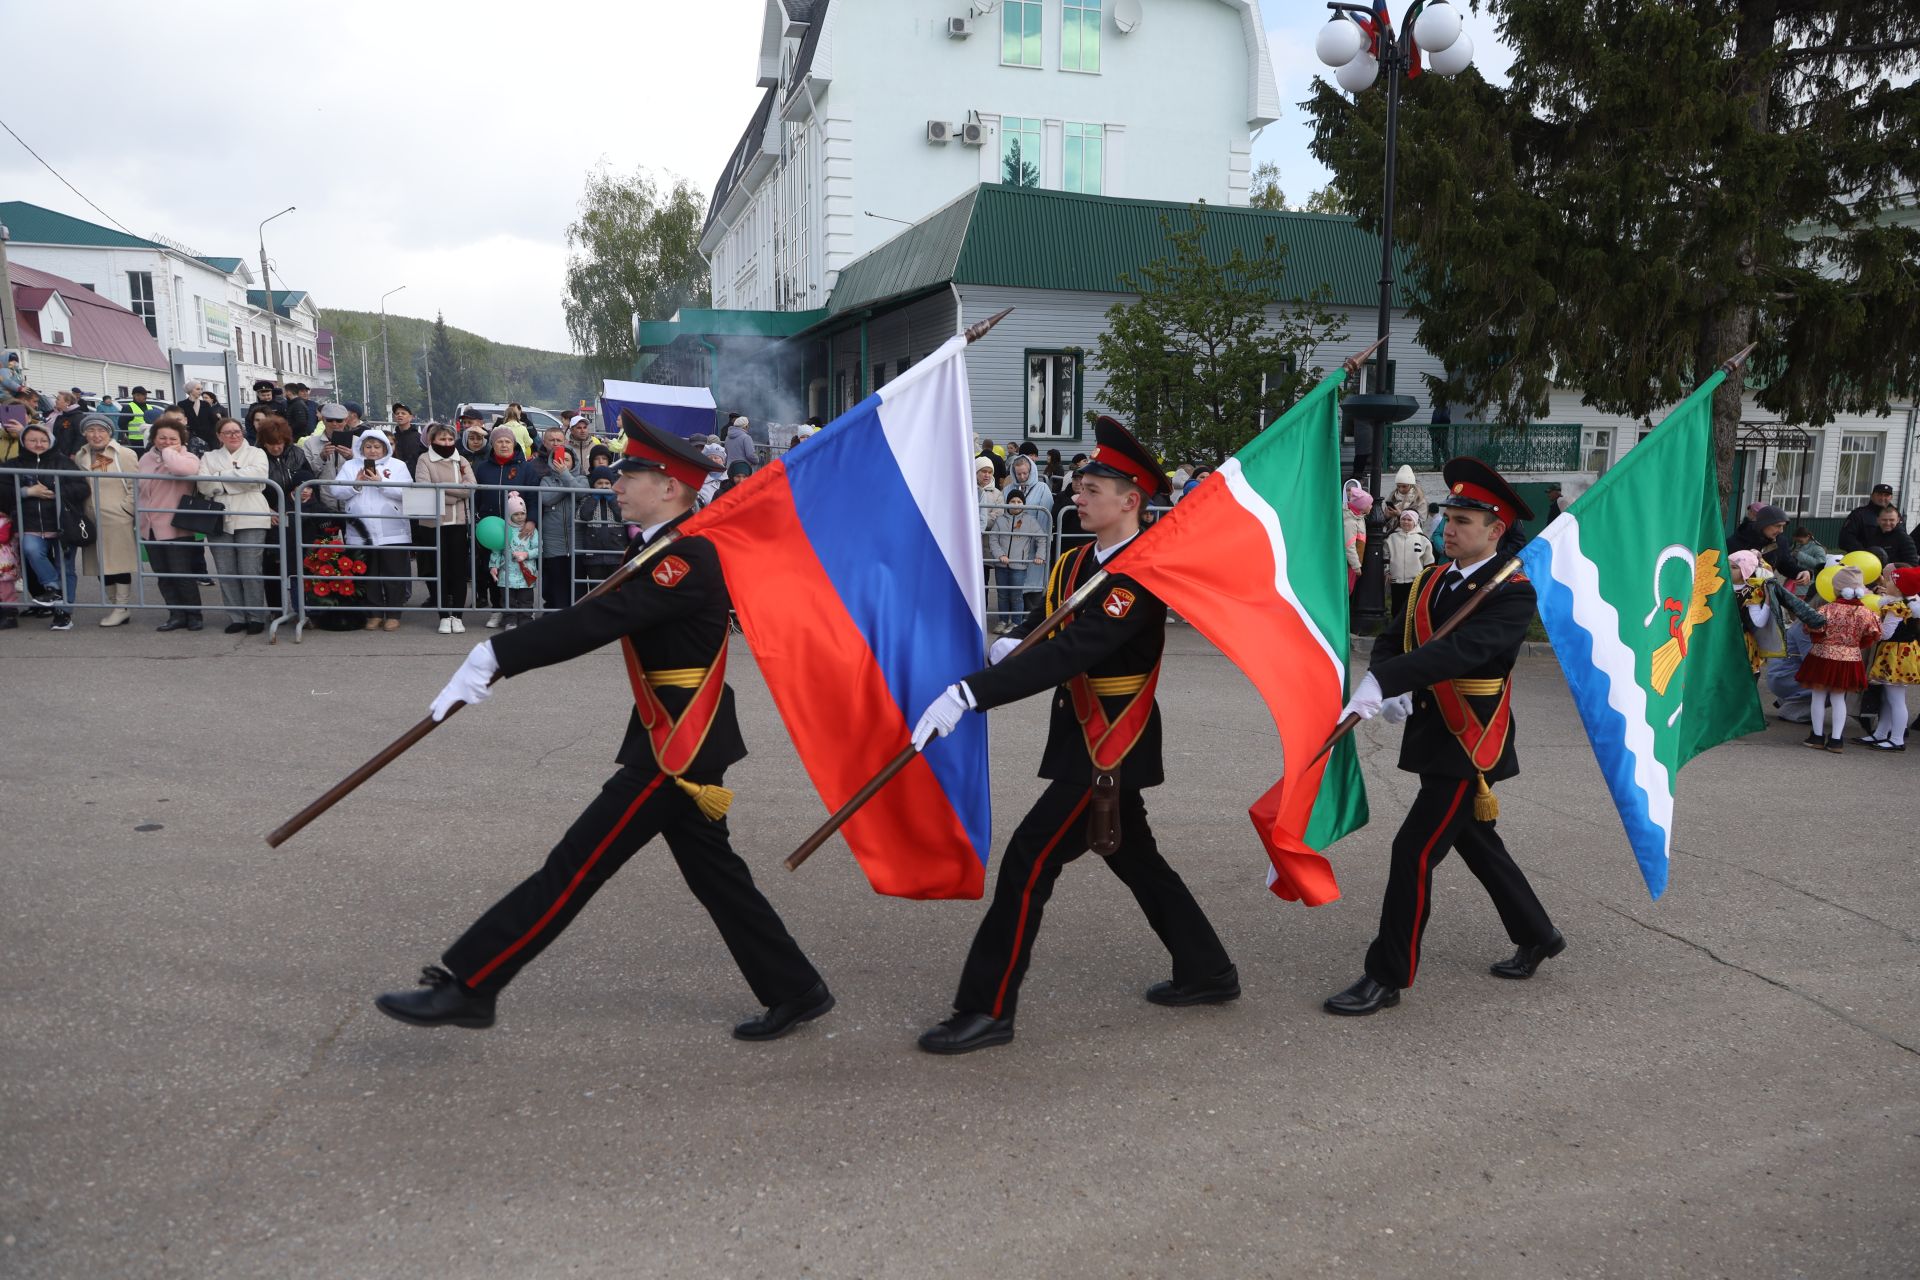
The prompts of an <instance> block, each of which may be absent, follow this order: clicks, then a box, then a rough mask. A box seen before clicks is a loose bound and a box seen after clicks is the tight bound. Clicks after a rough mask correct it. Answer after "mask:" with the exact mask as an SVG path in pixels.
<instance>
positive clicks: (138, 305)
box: [127, 271, 160, 338]
mask: <svg viewBox="0 0 1920 1280" xmlns="http://www.w3.org/2000/svg"><path fill="white" fill-rule="evenodd" d="M127 297H128V302H127V310H129V311H131V312H133V314H135V315H137V316H139V317H140V319H141V320H142V321H143V322H144V323H145V324H146V326H147V332H148V333H150V334H152V335H153V336H154V337H156V338H157V337H159V336H160V321H159V319H158V315H159V313H158V311H157V310H156V309H155V307H154V305H153V272H151V271H129V272H127Z"/></svg>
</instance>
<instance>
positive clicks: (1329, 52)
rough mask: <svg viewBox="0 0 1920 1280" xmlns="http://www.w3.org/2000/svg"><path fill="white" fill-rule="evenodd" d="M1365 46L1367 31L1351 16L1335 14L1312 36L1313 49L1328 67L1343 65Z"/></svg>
mask: <svg viewBox="0 0 1920 1280" xmlns="http://www.w3.org/2000/svg"><path fill="white" fill-rule="evenodd" d="M1366 46H1367V33H1366V32H1364V31H1362V30H1361V29H1360V24H1359V23H1357V22H1355V21H1354V20H1353V19H1352V18H1349V17H1346V16H1344V15H1339V14H1336V15H1335V16H1334V19H1333V21H1332V22H1329V23H1328V24H1327V25H1326V26H1324V27H1322V28H1320V34H1319V35H1317V36H1315V37H1314V38H1313V51H1314V53H1315V54H1317V55H1319V58H1320V61H1322V62H1324V63H1326V64H1327V65H1328V66H1330V67H1344V66H1346V65H1347V64H1348V63H1349V62H1352V61H1353V59H1354V56H1355V55H1356V54H1358V53H1359V52H1360V51H1361V50H1362V49H1364V48H1366Z"/></svg>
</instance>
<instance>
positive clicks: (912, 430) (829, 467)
mask: <svg viewBox="0 0 1920 1280" xmlns="http://www.w3.org/2000/svg"><path fill="white" fill-rule="evenodd" d="M966 349H967V343H966V339H965V338H964V337H960V336H956V337H954V338H952V339H950V340H949V341H948V342H947V343H946V345H945V346H943V347H941V348H940V349H939V350H938V351H936V352H934V353H933V354H932V355H931V356H929V357H927V359H926V360H925V361H923V362H921V363H920V364H918V365H915V366H914V367H913V368H911V369H909V370H908V371H907V372H906V373H904V374H902V375H901V376H900V377H898V378H896V379H895V380H894V381H893V382H891V383H889V384H888V385H887V386H886V387H884V388H882V389H881V390H880V391H878V392H876V393H875V394H873V395H871V396H868V397H867V398H866V399H865V400H863V401H861V402H860V403H859V404H857V405H855V406H854V407H853V408H852V409H849V410H848V411H847V412H846V413H844V414H842V415H841V416H840V417H839V418H836V419H835V420H834V421H833V422H831V423H829V424H828V425H827V426H826V427H825V428H824V429H823V430H821V431H819V432H818V433H816V434H815V435H814V436H813V437H812V438H810V439H808V440H806V441H803V442H802V443H801V444H799V445H797V446H795V447H794V448H793V449H791V450H789V451H788V452H787V454H786V455H785V456H784V457H782V458H780V459H777V460H776V461H774V462H772V463H770V464H769V465H768V466H766V467H764V468H762V469H761V470H760V471H758V472H756V473H755V474H754V475H753V476H752V477H751V478H750V479H748V480H747V481H746V482H745V483H744V484H741V485H738V486H736V487H735V488H733V489H731V490H729V491H728V492H727V494H726V495H725V496H724V497H722V498H720V499H719V500H718V501H716V502H714V503H712V504H711V505H709V506H707V507H705V508H704V509H702V510H701V511H699V512H698V513H696V514H695V515H694V516H693V518H692V519H690V520H688V521H687V522H686V523H685V524H683V525H682V526H681V528H682V529H683V530H684V531H685V532H686V533H689V534H693V533H700V534H705V535H706V536H707V537H708V538H709V539H711V540H712V542H713V544H714V546H715V547H717V548H718V549H719V552H720V559H721V562H722V563H723V564H724V566H725V568H726V573H727V588H728V590H729V591H730V592H731V593H732V595H733V605H734V610H735V612H736V613H738V615H739V617H740V625H741V627H742V629H743V630H744V631H745V632H746V636H747V642H748V643H749V644H751V645H752V646H753V651H754V654H755V656H756V657H758V658H759V660H760V669H761V671H762V673H763V674H764V675H765V676H766V680H767V686H768V688H769V689H771V690H772V692H773V699H774V702H775V704H776V705H778V707H779V708H780V714H781V716H782V717H783V718H784V719H785V720H786V724H787V731H788V733H789V734H790V735H791V737H792V738H793V743H794V746H795V747H796V748H797V749H798V750H799V752H800V757H801V760H802V761H803V762H804V763H805V765H806V768H807V772H808V774H809V775H810V776H811V777H812V779H813V784H814V787H815V788H816V789H817V790H818V791H819V793H820V798H821V799H822V800H824V801H826V804H827V807H828V808H829V809H838V808H839V807H840V806H841V805H842V804H844V803H845V802H846V801H847V800H849V799H850V798H852V796H853V793H854V792H855V791H858V790H859V789H860V787H861V786H862V785H864V784H865V783H866V782H867V781H868V779H870V778H871V777H873V775H874V774H876V773H878V772H879V771H880V769H881V767H882V766H883V765H885V764H886V763H887V762H888V761H889V760H890V759H891V758H892V757H893V756H895V755H896V754H898V752H899V751H900V749H901V748H902V747H904V746H906V745H907V742H908V738H909V735H910V733H911V731H912V728H913V718H914V717H916V716H918V715H919V714H920V712H921V711H922V710H924V709H925V708H926V706H927V704H928V703H930V702H932V701H933V700H934V699H935V698H936V697H938V696H939V695H940V691H941V690H943V689H945V688H946V687H947V686H948V685H950V684H952V683H953V682H954V681H955V680H958V679H960V678H961V677H963V676H965V675H967V674H968V673H970V672H972V671H975V670H977V669H978V668H979V667H980V666H981V664H982V663H983V662H984V661H985V646H986V628H985V600H984V594H985V593H984V591H983V588H982V583H983V581H984V575H983V573H982V566H981V563H980V524H979V514H978V511H979V508H978V499H977V498H976V497H975V496H974V491H973V459H972V456H971V455H972V453H973V447H972V445H973V419H972V413H971V411H970V409H969V406H968V398H967V366H966V359H965V352H966ZM986 720H987V718H986V717H985V716H967V717H965V718H964V719H963V720H962V721H961V723H960V726H959V728H957V729H955V730H954V732H953V733H952V735H950V736H949V737H946V738H942V739H937V740H936V741H934V742H932V743H930V744H928V746H927V749H926V751H925V752H924V753H923V754H921V755H919V756H917V757H915V758H914V760H913V761H912V763H910V764H909V765H908V766H907V768H906V769H905V770H904V771H903V772H901V773H900V775H899V776H898V777H896V778H895V779H894V780H893V781H892V782H890V783H888V784H887V785H886V786H885V787H884V788H882V789H881V791H880V793H879V794H878V795H877V796H875V797H874V798H873V800H872V801H870V802H869V803H868V804H867V805H866V806H864V807H863V808H862V809H861V810H860V811H859V812H858V813H857V814H855V815H854V817H853V818H852V819H850V820H849V821H848V822H847V824H846V826H845V827H843V828H842V834H843V835H845V837H846V839H847V843H848V844H849V845H851V846H852V848H853V852H854V856H855V857H857V858H858V859H859V860H860V865H861V867H862V869H863V870H865V871H866V873H867V878H868V880H869V881H871V882H872V884H873V887H874V889H875V890H876V891H878V892H880V893H885V894H891V895H893V896H896V897H902V898H978V897H979V896H980V895H981V891H982V888H983V887H984V885H985V882H986V864H987V855H988V845H989V841H990V840H991V838H992V833H993V815H992V810H991V806H990V803H989V798H988V792H989V786H988V775H987V723H986Z"/></svg>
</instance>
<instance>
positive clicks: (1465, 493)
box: [1453, 480, 1514, 529]
mask: <svg viewBox="0 0 1920 1280" xmlns="http://www.w3.org/2000/svg"><path fill="white" fill-rule="evenodd" d="M1453 492H1454V496H1456V497H1460V498H1471V499H1473V501H1475V502H1479V503H1484V504H1485V505H1487V506H1489V507H1492V508H1493V514H1494V515H1495V516H1497V517H1499V519H1500V520H1501V522H1502V523H1504V524H1505V525H1506V526H1507V527H1508V528H1509V529H1511V528H1512V527H1513V523H1514V520H1513V517H1514V511H1513V508H1512V507H1510V506H1508V505H1507V503H1506V501H1505V500H1504V499H1502V498H1501V497H1500V495H1499V494H1497V493H1495V492H1494V491H1493V490H1491V489H1482V488H1481V487H1480V486H1479V485H1477V484H1474V483H1472V482H1470V481H1467V480H1458V481H1455V482H1454V486H1453Z"/></svg>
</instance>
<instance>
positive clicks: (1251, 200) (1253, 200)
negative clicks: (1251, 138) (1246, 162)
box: [1247, 160, 1287, 213]
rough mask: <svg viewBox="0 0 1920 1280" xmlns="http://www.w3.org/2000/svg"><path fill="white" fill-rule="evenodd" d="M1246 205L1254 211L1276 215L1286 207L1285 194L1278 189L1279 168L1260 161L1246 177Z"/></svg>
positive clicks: (1267, 161) (1265, 161) (1270, 162)
mask: <svg viewBox="0 0 1920 1280" xmlns="http://www.w3.org/2000/svg"><path fill="white" fill-rule="evenodd" d="M1247 203H1248V204H1250V205H1252V206H1253V207H1254V208H1256V209H1271V210H1273V211H1274V212H1275V213H1278V212H1279V211H1281V210H1282V209H1285V208H1286V207H1287V193H1286V192H1284V191H1282V190H1281V189H1280V166H1279V165H1277V164H1275V163H1274V162H1273V161H1271V160H1262V161H1261V162H1260V163H1259V164H1257V165H1255V166H1253V172H1252V173H1251V174H1249V175H1248V176H1247Z"/></svg>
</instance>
